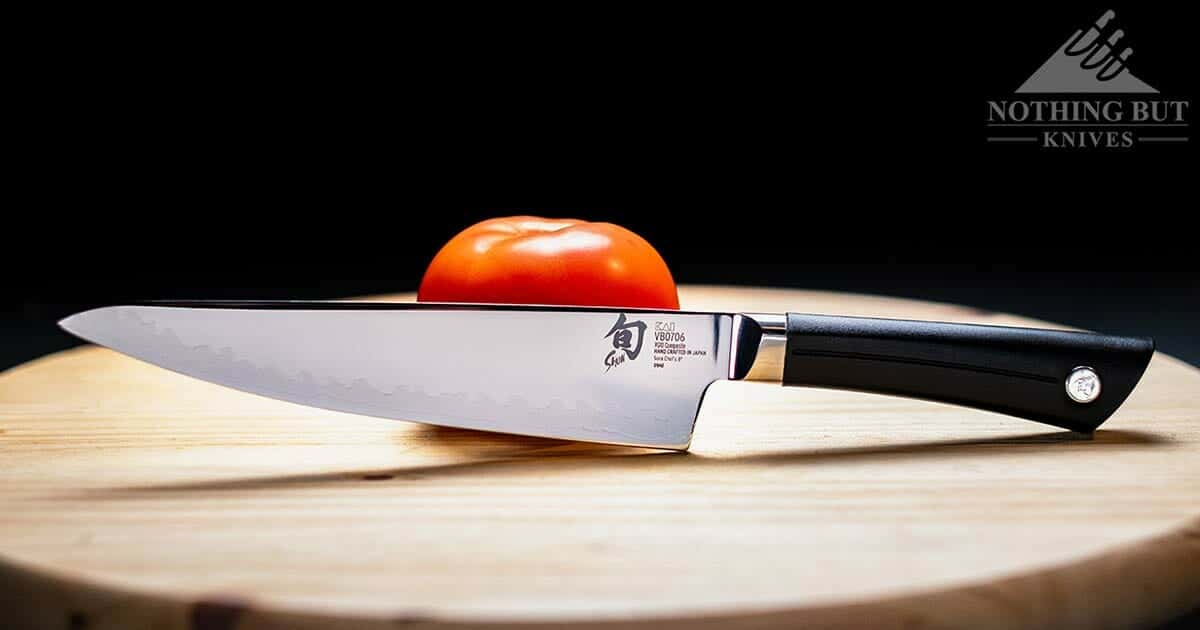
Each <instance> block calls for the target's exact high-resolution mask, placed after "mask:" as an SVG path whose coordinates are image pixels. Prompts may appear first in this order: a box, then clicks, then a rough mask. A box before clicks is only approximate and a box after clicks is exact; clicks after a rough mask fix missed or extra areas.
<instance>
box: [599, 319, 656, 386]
mask: <svg viewBox="0 0 1200 630" xmlns="http://www.w3.org/2000/svg"><path fill="white" fill-rule="evenodd" d="M645 336H646V323H645V322H642V321H629V320H628V319H627V318H626V317H625V313H621V314H620V315H619V316H618V317H617V323H615V324H613V327H612V328H611V329H610V330H609V331H608V334H607V335H604V338H605V339H608V338H610V337H611V338H612V347H613V349H612V350H611V351H610V352H609V353H608V355H607V356H605V357H604V371H605V372H607V371H609V370H611V369H613V367H615V366H618V365H621V364H622V363H624V362H625V361H633V360H634V359H636V358H638V355H639V354H641V352H642V341H643V340H644V338H645Z"/></svg>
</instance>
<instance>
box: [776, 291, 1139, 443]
mask: <svg viewBox="0 0 1200 630" xmlns="http://www.w3.org/2000/svg"><path fill="white" fill-rule="evenodd" d="M1153 354H1154V340H1153V339H1138V338H1132V337H1113V336H1108V335H1099V334H1095V333H1087V332H1068V331H1062V330H1042V329H1033V328H1012V327H1004V326H981V325H972V324H950V323H942V322H923V321H909V320H897V319H870V318H863V317H834V316H824V315H803V314H799V313H788V315H787V344H786V355H785V357H784V365H783V384H784V385H802V386H814V387H828V388H834V389H848V390H856V391H864V392H874V393H879V394H890V395H895V396H907V397H910V398H922V399H926V400H936V401H940V402H946V403H951V404H955V405H962V406H966V407H974V408H977V409H986V410H989V411H996V412H1000V413H1005V414H1009V415H1012V416H1017V417H1021V418H1027V419H1029V420H1036V421H1038V422H1043V423H1046V424H1051V425H1054V426H1057V427H1062V428H1065V429H1071V430H1073V431H1082V432H1090V431H1093V430H1095V429H1096V427H1098V426H1100V424H1101V423H1102V422H1104V421H1105V420H1106V419H1108V417H1109V416H1110V415H1112V413H1113V412H1114V411H1116V410H1117V407H1119V406H1120V405H1121V403H1122V402H1123V401H1124V400H1125V398H1126V397H1127V396H1129V393H1130V392H1132V391H1133V388H1134V386H1135V385H1137V382H1138V380H1139V379H1140V378H1141V376H1142V372H1144V371H1145V370H1146V366H1147V365H1148V364H1149V362H1150V357H1151V356H1153ZM1080 367H1086V368H1090V369H1091V370H1093V371H1094V372H1095V374H1096V375H1097V376H1098V378H1099V381H1100V388H1099V395H1098V397H1096V398H1095V399H1094V400H1092V401H1090V402H1085V403H1081V402H1076V401H1075V400H1073V399H1072V397H1071V396H1069V395H1068V394H1067V387H1066V382H1067V379H1068V377H1069V375H1070V374H1071V373H1072V372H1073V371H1074V370H1075V369H1076V368H1080Z"/></svg>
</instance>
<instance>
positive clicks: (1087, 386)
mask: <svg viewBox="0 0 1200 630" xmlns="http://www.w3.org/2000/svg"><path fill="white" fill-rule="evenodd" d="M1067 396H1070V397H1071V400H1074V401H1075V402H1077V403H1080V404H1086V403H1090V402H1092V401H1093V400H1096V399H1097V398H1099V397H1100V375H1099V374H1096V371H1095V370H1093V369H1092V368H1090V367H1082V366H1081V367H1077V368H1075V369H1073V370H1071V373H1070V374H1069V375H1067Z"/></svg>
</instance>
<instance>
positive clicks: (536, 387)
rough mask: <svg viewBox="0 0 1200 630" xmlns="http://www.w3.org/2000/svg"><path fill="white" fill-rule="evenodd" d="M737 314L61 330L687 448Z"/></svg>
mask: <svg viewBox="0 0 1200 630" xmlns="http://www.w3.org/2000/svg"><path fill="white" fill-rule="evenodd" d="M732 322H733V316H731V315H727V314H709V313H671V312H658V311H639V310H627V311H621V310H600V309H586V310H563V311H553V310H540V309H528V310H525V309H521V310H516V309H511V310H506V309H478V310H473V309H464V308H461V307H456V308H452V309H451V308H448V309H447V310H439V309H437V308H436V307H435V308H428V307H426V308H420V309H402V308H401V309H397V310H388V309H380V308H364V307H358V306H357V305H356V304H355V303H342V304H339V305H336V306H334V305H330V304H325V305H322V308H320V309H309V308H304V307H303V306H292V307H289V308H280V309H273V308H269V307H263V306H261V305H260V306H257V307H249V308H226V307H194V306H187V307H179V306H111V307H104V308H98V309H93V310H90V311H85V312H82V313H79V314H76V315H72V316H70V317H68V318H66V319H64V320H62V321H61V322H60V325H61V326H62V327H63V328H64V329H66V330H67V331H69V332H71V333H73V334H75V335H77V336H79V337H82V338H83V339H86V340H88V341H92V342H94V343H97V344H100V345H104V346H108V347H110V348H112V349H114V350H117V351H119V352H122V353H124V354H127V355H129V356H131V357H134V358H137V359H140V360H143V361H146V362H148V363H152V364H154V365H157V366H160V367H164V368H167V369H170V370H173V371H176V372H180V373H182V374H186V375H188V376H192V377H196V378H200V379H203V380H206V381H210V382H213V383H218V384H220V385H224V386H227V387H232V388H235V389H239V390H243V391H246V392H250V393H254V394H259V395H263V396H268V397H271V398H277V399H281V400H286V401H289V402H295V403H300V404H304V405H309V406H313V407H320V408H324V409H331V410H334V411H344V412H350V413H356V414H363V415H369V416H377V417H383V418H392V419H399V420H408V421H413V422H424V423H428V424H437V425H444V426H453V427H460V428H468V429H479V430H488V431H499V432H504V433H514V434H521V435H533V436H540V437H550V438H558V439H569V440H584V441H591V442H603V443H611V444H623V445H633V446H649V447H656V448H665V449H686V448H687V447H688V445H689V444H690V442H691V435H692V429H693V426H694V424H695V419H696V414H697V413H698V410H699V407H700V402H701V399H702V398H703V395H704V392H705V390H706V389H707V387H708V386H709V385H710V384H711V383H712V382H714V381H716V380H718V379H722V378H726V377H728V375H729V366H730V356H729V353H730V342H731V330H732Z"/></svg>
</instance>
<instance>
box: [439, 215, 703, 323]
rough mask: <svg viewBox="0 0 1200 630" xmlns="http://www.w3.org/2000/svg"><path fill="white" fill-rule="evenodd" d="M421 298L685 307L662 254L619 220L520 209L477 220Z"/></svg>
mask: <svg viewBox="0 0 1200 630" xmlns="http://www.w3.org/2000/svg"><path fill="white" fill-rule="evenodd" d="M417 300H418V301H421V302H476V303H479V302H487V303H499V304H557V305H572V306H624V307H632V308H658V309H678V308H679V294H678V292H677V291H676V289H675V281H674V279H672V278H671V271H670V270H669V269H667V263H666V262H664V261H663V259H662V256H659V254H658V252H657V251H656V250H655V249H654V247H653V246H652V245H650V243H648V242H646V240H645V239H643V238H642V237H640V236H638V235H637V234H634V233H633V232H631V231H629V230H627V229H625V228H623V227H621V226H619V225H613V224H612V223H589V222H586V221H579V220H576V219H543V218H541V217H531V216H516V217H503V218H497V219H488V220H487V221H482V222H480V223H476V224H475V225H472V226H471V227H469V228H467V229H465V230H463V231H462V232H459V233H458V234H457V235H456V236H455V237H454V238H452V239H450V241H449V242H447V243H446V244H445V245H444V246H443V247H442V249H441V251H439V252H438V253H437V255H436V256H434V258H433V261H432V262H430V263H429V268H428V269H426V270H425V277H424V278H423V279H422V280H421V288H420V290H418V291H417Z"/></svg>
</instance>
